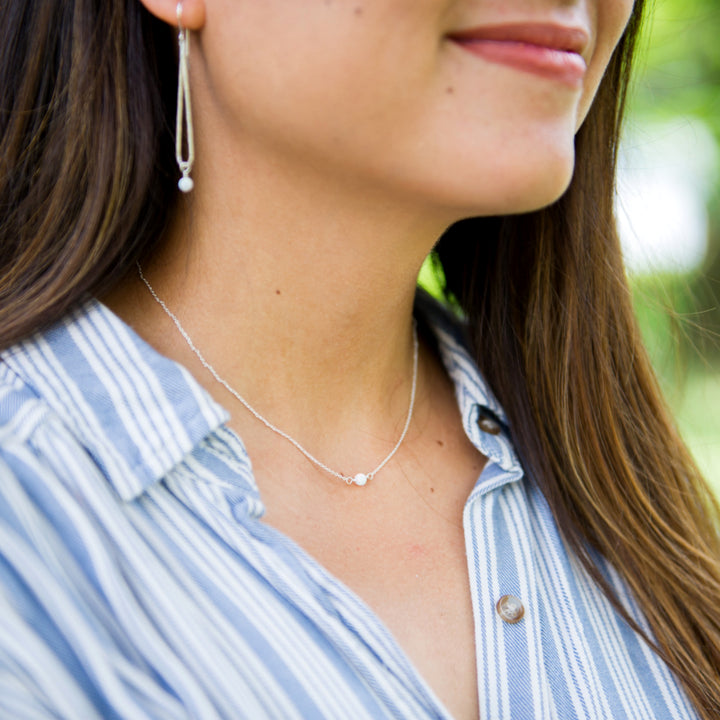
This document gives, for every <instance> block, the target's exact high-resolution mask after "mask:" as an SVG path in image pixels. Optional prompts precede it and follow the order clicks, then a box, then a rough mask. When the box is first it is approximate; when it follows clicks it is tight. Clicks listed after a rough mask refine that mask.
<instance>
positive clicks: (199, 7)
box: [140, 0, 205, 30]
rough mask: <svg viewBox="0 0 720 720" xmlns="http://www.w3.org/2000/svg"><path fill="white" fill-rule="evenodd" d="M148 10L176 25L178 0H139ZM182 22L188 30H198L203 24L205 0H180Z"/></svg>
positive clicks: (169, 23)
mask: <svg viewBox="0 0 720 720" xmlns="http://www.w3.org/2000/svg"><path fill="white" fill-rule="evenodd" d="M140 2H141V3H142V4H143V5H144V6H145V9H146V10H148V12H150V13H152V14H153V15H155V17H157V18H160V20H163V21H165V22H166V23H167V24H168V25H173V26H176V25H177V24H178V20H177V7H178V0H140ZM182 24H183V27H186V28H187V29H188V30H199V29H200V28H201V27H202V26H203V25H204V24H205V0H183V1H182Z"/></svg>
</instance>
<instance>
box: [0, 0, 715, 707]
mask: <svg viewBox="0 0 720 720" xmlns="http://www.w3.org/2000/svg"><path fill="white" fill-rule="evenodd" d="M642 4H643V3H642V2H641V0H638V2H636V3H635V10H634V14H633V18H632V20H631V22H630V25H629V27H628V29H627V31H626V33H625V35H624V37H623V39H622V41H621V43H620V45H619V46H618V48H617V50H616V52H615V54H614V55H613V59H612V61H611V64H610V66H609V68H608V71H607V74H606V76H605V78H604V80H603V83H602V85H601V88H600V90H599V93H598V97H597V99H596V101H595V103H594V105H593V107H592V109H591V111H590V114H589V116H588V118H587V120H586V122H585V124H584V125H583V128H582V129H581V131H580V133H579V134H578V136H577V141H576V144H577V167H576V172H575V175H574V179H573V181H572V184H571V186H570V189H569V190H568V192H567V193H566V194H565V195H564V197H563V198H562V199H561V200H560V201H559V202H557V203H556V204H554V205H553V206H551V207H549V208H547V209H545V210H542V211H539V212H536V213H532V214H528V215H524V216H517V217H506V218H484V219H472V220H466V221H462V222H459V223H457V224H456V225H454V226H453V227H451V228H450V229H449V230H448V231H447V232H446V233H445V235H444V236H443V237H442V238H441V240H440V242H439V244H438V247H437V251H436V252H437V257H438V258H439V261H440V262H441V263H442V266H443V269H444V273H445V277H446V282H447V292H448V294H449V295H452V296H453V297H454V298H455V299H456V300H457V301H458V302H459V303H460V304H461V306H462V307H463V308H464V310H465V312H466V314H467V315H468V317H469V319H470V326H471V329H472V341H473V343H474V348H475V353H476V356H477V360H478V363H479V365H480V368H481V369H482V371H483V372H484V373H485V375H486V377H487V379H488V380H489V381H490V383H491V385H492V387H493V388H494V390H495V392H496V394H497V395H498V397H499V399H500V401H501V402H502V403H503V405H504V407H505V409H506V411H507V414H508V417H509V419H510V423H511V426H512V432H513V435H514V439H515V442H516V444H517V447H518V448H519V450H520V453H521V455H522V457H523V460H524V464H525V467H526V469H527V471H528V475H529V477H530V478H532V480H533V481H534V482H536V483H538V484H539V486H540V487H541V488H542V489H543V491H544V493H545V495H546V497H547V499H548V501H549V503H550V505H551V507H552V508H553V511H554V513H555V517H556V518H557V521H558V524H559V526H560V527H561V528H562V529H563V532H564V533H565V537H566V540H567V542H568V544H569V545H570V546H571V548H572V549H573V550H574V552H575V553H576V554H577V556H578V557H579V558H580V560H581V561H582V562H583V564H584V565H585V567H586V569H587V570H588V572H589V573H590V574H591V575H593V577H594V578H595V580H596V581H597V583H598V584H599V585H600V586H601V587H602V588H603V590H604V591H605V592H606V593H607V595H608V596H609V597H610V599H611V600H613V602H614V603H615V604H616V607H617V608H618V610H619V612H621V613H622V614H623V615H625V617H626V619H627V620H628V621H629V622H630V623H631V624H633V625H634V623H633V622H632V620H631V618H629V617H628V616H627V614H626V613H625V611H624V610H623V608H622V606H621V605H620V603H619V602H618V601H617V599H616V597H615V595H614V594H613V591H612V588H611V587H610V586H609V584H608V582H607V581H606V580H605V579H604V577H603V576H602V575H601V574H600V573H599V572H598V570H597V569H596V565H595V563H594V562H593V557H594V556H595V555H596V554H597V553H600V554H601V555H603V556H604V557H605V558H606V559H607V560H608V561H609V562H610V563H612V565H613V566H614V567H615V569H616V570H617V571H618V572H619V574H620V575H621V577H622V578H623V579H624V580H625V582H626V583H627V585H628V586H629V587H630V588H631V590H632V591H633V593H634V595H635V597H636V598H637V600H638V602H639V604H640V606H641V607H642V609H643V611H644V613H645V616H646V617H647V620H648V623H649V626H650V629H651V633H652V635H651V636H650V637H647V640H648V642H649V643H650V644H651V645H652V647H653V648H654V649H655V651H656V652H657V653H659V654H660V655H661V657H663V659H664V660H665V661H666V662H667V663H668V664H669V666H670V667H671V668H672V669H673V670H674V672H675V673H676V675H677V677H678V678H679V679H680V681H681V682H682V684H683V685H684V687H685V689H686V691H687V692H688V694H689V696H690V698H691V699H692V701H693V702H694V704H695V706H696V708H697V709H698V711H699V713H700V715H701V716H702V717H703V718H705V719H706V720H710V719H711V718H717V717H719V716H720V611H719V610H718V608H720V539H719V537H718V517H719V513H718V508H717V505H716V504H715V502H714V501H713V499H712V497H711V495H710V493H709V492H708V491H707V489H706V486H705V485H704V483H703V481H702V478H701V477H700V475H699V473H698V472H697V471H696V469H695V466H694V465H693V462H692V460H691V458H690V457H689V455H688V453H687V451H686V449H685V447H684V445H683V443H682V441H681V440H680V439H679V437H678V435H677V433H676V431H675V429H674V426H673V423H672V421H671V420H670V417H669V414H668V412H667V409H666V407H665V405H664V403H663V401H662V398H661V395H660V392H659V390H658V387H657V385H656V382H655V379H654V375H653V372H652V369H651V367H650V364H649V362H648V359H647V356H646V353H645V351H644V349H643V347H642V343H641V341H640V336H639V333H638V329H637V327H636V323H635V320H634V316H633V311H632V304H631V299H630V294H629V291H628V287H627V282H626V278H625V274H624V269H623V265H622V259H621V254H620V247H619V243H618V239H617V235H616V231H615V225H614V219H613V191H614V173H615V156H616V150H617V142H618V136H619V132H620V120H621V117H622V111H623V106H624V98H625V93H626V89H627V82H628V76H629V70H630V63H631V59H632V55H633V49H634V44H635V39H636V36H637V32H638V28H639V24H640V18H641V12H642ZM0 28H1V30H0V32H1V33H2V36H0V88H2V98H0V103H1V104H0V347H6V346H8V345H9V344H11V343H13V342H15V341H17V340H19V339H21V338H23V337H25V336H26V335H28V334H29V333H31V332H33V331H35V330H37V329H38V328H40V327H42V326H44V325H46V324H48V323H50V322H52V321H54V320H56V319H57V318H59V317H60V316H61V315H62V314H63V313H65V312H66V311H67V309H68V308H69V307H71V306H72V305H73V304H75V303H77V302H78V301H79V299H81V298H82V297H83V296H84V295H86V294H87V293H101V292H103V291H104V290H106V289H109V288H110V287H112V285H113V284H114V283H115V282H117V280H118V279H119V278H120V277H122V276H123V275H124V274H125V273H126V272H127V271H128V269H129V268H130V267H131V266H132V264H133V263H134V261H135V260H136V259H137V258H138V257H139V256H140V255H141V254H143V253H147V252H149V251H150V250H151V249H152V246H153V244H154V243H155V242H156V240H157V238H158V237H159V236H160V235H161V234H162V231H163V228H164V227H165V225H166V223H167V219H168V217H169V214H170V212H171V209H172V202H173V198H174V192H175V189H174V180H173V157H174V155H173V147H172V140H171V131H170V127H169V126H170V122H169V119H171V118H172V117H173V112H174V108H173V98H172V96H171V95H172V93H171V94H170V96H168V90H170V91H172V88H173V81H172V80H171V78H174V72H175V70H176V69H175V68H174V67H173V65H174V62H173V50H172V44H171V34H170V32H169V30H168V28H167V27H166V26H163V25H162V24H161V23H159V22H157V21H156V20H154V19H153V18H152V17H151V16H150V15H149V14H148V13H147V12H145V11H144V9H143V8H142V7H141V5H140V3H138V2H137V0H127V2H126V3H125V6H124V7H123V6H122V3H105V2H99V1H98V0H3V2H2V4H0ZM27 28H32V33H29V32H28V30H27ZM636 630H637V631H638V632H642V631H641V629H640V628H638V627H636Z"/></svg>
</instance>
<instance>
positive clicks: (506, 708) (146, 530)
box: [0, 300, 696, 720]
mask: <svg viewBox="0 0 720 720" xmlns="http://www.w3.org/2000/svg"><path fill="white" fill-rule="evenodd" d="M423 312H424V314H425V315H426V316H427V318H426V319H427V320H428V322H429V323H430V325H431V326H432V327H433V331H434V333H435V335H436V337H437V341H438V346H439V351H440V354H441V357H442V360H443V362H444V364H445V367H446V369H447V372H448V374H449V375H450V377H451V378H452V380H453V382H454V383H455V386H456V394H457V401H458V406H459V411H460V413H461V415H462V419H463V424H464V428H465V431H466V433H467V435H468V437H469V439H470V440H471V442H472V443H473V444H474V445H475V447H476V448H477V449H478V450H479V451H480V452H481V453H482V454H483V455H485V456H486V457H487V458H488V462H487V463H486V465H485V467H484V469H483V470H482V473H481V474H480V477H479V478H478V480H477V483H476V485H475V487H474V489H473V490H472V492H471V493H470V495H469V497H468V499H467V502H466V505H465V508H464V514H463V526H464V533H465V539H466V548H467V560H468V568H469V576H470V584H471V594H472V604H473V609H474V618H475V638H476V639H475V644H476V651H477V672H478V677H477V681H478V694H479V699H480V712H481V717H482V718H486V719H488V720H500V719H506V718H507V719H513V720H545V719H550V718H586V719H588V720H598V719H600V718H602V719H607V718H618V719H619V718H628V720H638V719H643V720H649V719H652V718H663V719H666V718H673V719H674V718H678V719H685V718H687V719H690V718H696V714H695V713H694V711H693V710H692V708H691V706H690V704H689V702H688V700H687V699H686V697H685V695H684V693H683V692H682V690H681V689H680V688H679V686H678V683H677V682H676V680H675V679H674V677H673V676H672V675H671V673H670V672H669V671H668V669H667V667H666V666H665V665H664V664H663V663H662V662H661V661H660V660H659V659H658V658H657V657H656V656H655V655H654V654H653V653H652V652H651V651H650V649H649V648H648V647H647V645H646V644H645V643H644V642H643V640H641V639H640V638H639V637H638V636H637V635H636V634H635V632H633V630H631V629H630V628H629V627H628V626H627V624H626V623H625V622H624V621H623V620H622V619H621V618H620V617H619V616H618V614H617V613H616V612H615V611H614V610H613V608H612V606H611V605H610V604H609V602H608V601H607V600H606V599H605V598H604V596H603V595H602V593H601V592H600V591H599V590H598V589H597V588H596V586H595V585H594V584H593V582H592V581H591V580H590V579H589V578H588V576H587V575H586V573H585V572H584V571H583V570H582V568H581V567H580V566H579V563H578V562H577V561H576V560H575V559H574V558H573V557H571V556H569V555H568V553H567V551H566V548H565V546H564V544H563V541H562V538H561V536H560V533H559V531H558V528H557V527H556V525H555V523H554V520H553V517H552V514H551V512H550V510H549V508H548V505H547V503H546V501H545V499H544V498H543V496H542V495H541V494H540V493H539V492H538V490H537V489H536V488H535V487H534V485H533V483H531V482H528V481H527V477H526V476H525V474H524V472H523V469H522V467H521V466H520V463H519V461H518V458H517V455H516V454H515V451H514V450H513V447H512V445H511V443H510V441H509V439H508V435H507V432H506V418H505V416H504V414H503V411H502V409H501V408H500V407H499V406H498V404H497V402H496V400H495V399H494V398H493V396H492V394H491V392H490V391H489V389H488V388H487V386H486V385H485V383H484V382H483V379H482V378H481V376H480V374H479V373H478V370H477V368H476V367H475V365H474V363H473V361H472V360H471V358H470V356H469V355H468V353H467V351H466V349H465V347H464V345H463V341H462V335H461V330H460V328H459V327H457V326H456V324H455V323H454V322H453V321H451V320H450V319H449V318H448V317H446V316H445V314H444V313H443V312H441V311H440V310H439V309H438V308H435V307H431V306H429V305H428V306H427V307H425V308H424V310H423ZM488 412H489V413H491V417H495V418H497V419H498V421H499V426H500V430H501V432H500V433H499V434H493V433H492V432H487V430H488V423H487V422H480V423H478V420H479V419H480V418H482V417H487V414H488ZM227 418H228V415H227V413H226V412H225V410H223V409H222V408H221V407H219V406H218V405H217V404H216V403H215V402H214V401H213V400H211V398H210V397H209V396H208V394H207V393H206V392H205V391H204V390H203V389H202V388H201V386H200V385H199V384H198V383H197V382H196V381H195V380H194V379H193V378H192V377H191V375H190V374H189V373H188V372H187V371H186V370H185V369H184V368H182V367H181V366H179V365H178V364H176V363H174V362H172V361H170V360H168V359H167V358H164V357H162V356H160V355H159V354H158V353H157V352H156V351H154V350H153V349H152V348H151V347H149V346H148V345H147V344H145V343H144V342H143V341H142V340H141V339H140V338H139V337H138V336H137V335H136V334H134V333H133V331H132V330H130V329H129V328H128V327H127V326H126V325H124V324H123V323H122V322H121V321H120V320H119V319H118V318H117V317H115V316H114V315H113V314H112V313H111V312H110V311H109V310H108V309H107V308H105V307H104V306H102V305H101V304H100V303H98V302H96V301H94V300H90V301H88V302H86V303H85V304H84V305H83V306H82V307H80V308H79V309H78V310H77V311H75V312H74V313H72V314H71V315H69V316H68V317H67V318H66V319H65V320H64V321H63V322H61V323H60V324H58V325H56V326H55V327H53V328H52V329H50V330H48V331H46V332H44V333H41V334H39V335H37V336H35V337H33V338H31V339H30V340H28V341H26V342H24V343H22V344H21V345H18V346H15V347H13V348H11V349H10V350H9V351H7V352H5V353H4V355H3V362H2V363H0V717H1V718H18V719H25V718H50V717H52V718H73V719H77V718H83V719H84V718H103V719H105V720H107V719H108V718H129V719H132V720H138V719H142V718H160V719H163V720H164V719H166V718H169V719H172V718H202V719H203V720H204V719H208V720H210V719H211V718H232V719H237V718H250V719H252V720H263V719H265V718H276V719H279V720H292V719H294V718H296V719H301V718H302V719H304V720H308V719H311V720H312V719H314V718H348V719H352V720H369V719H373V720H377V719H378V718H410V719H412V720H425V719H428V718H449V717H450V716H449V713H448V712H447V710H446V709H445V708H444V707H443V705H442V704H441V702H440V701H439V700H438V698H437V697H436V696H435V695H434V693H433V691H432V690H431V689H430V687H429V686H428V684H427V683H426V682H425V681H424V680H423V678H422V677H421V676H420V675H419V674H418V672H417V671H416V670H415V668H414V667H413V666H412V664H411V663H410V661H409V660H408V658H407V656H406V655H405V654H404V653H403V651H402V649H401V648H400V647H399V646H398V644H397V642H396V641H395V640H394V638H393V637H392V636H391V634H390V633H389V632H388V630H387V629H386V628H385V627H384V625H383V624H382V623H381V621H380V620H379V619H378V617H377V616H376V615H375V614H374V613H373V612H372V610H370V608H369V607H368V606H367V605H366V604H365V603H363V601H362V600H360V598H358V597H357V596H356V595H355V594H354V593H353V592H351V591H350V590H349V589H348V588H347V587H345V586H344V585H343V584H342V583H341V582H339V581H338V580H337V579H336V578H334V577H333V576H332V575H331V574H330V573H329V572H328V571H326V570H325V569H324V568H323V567H321V566H320V565H318V564H317V562H315V561H314V560H313V559H312V558H311V557H309V555H307V554H306V553H305V552H304V551H303V550H302V548H300V547H299V546H298V545H296V544H295V543H294V542H292V541H291V540H290V539H288V538H287V537H286V536H284V535H282V534H281V533H279V532H278V531H276V530H275V529H273V528H272V527H269V526H268V525H266V524H264V523H263V522H261V521H260V518H261V517H262V514H263V503H262V499H261V497H260V495H259V493H258V489H257V486H256V484H255V481H254V479H253V474H252V469H251V464H250V460H249V458H248V455H247V453H246V451H245V449H244V447H243V444H242V441H241V440H240V438H239V437H238V436H237V435H236V434H234V433H233V432H232V431H231V430H229V429H228V428H227V426H226V424H225V423H226V420H227ZM483 427H484V428H485V431H483V429H482V428H483ZM491 429H492V428H491ZM602 570H603V572H604V573H606V575H607V577H608V578H609V579H610V580H611V582H612V583H613V586H614V588H615V589H616V590H617V592H618V594H619V597H620V598H621V601H622V602H623V603H625V605H626V607H627V608H628V609H629V611H630V613H631V614H632V615H633V616H634V617H635V618H636V619H637V620H638V621H639V622H640V624H641V625H643V626H644V620H643V618H642V616H641V614H640V613H639V611H638V608H637V607H636V606H635V604H634V602H633V599H632V598H631V597H630V596H629V594H628V592H627V590H626V588H625V587H624V585H623V584H622V582H621V581H620V579H619V578H618V576H617V575H616V573H614V571H613V570H612V568H609V567H603V568H602ZM505 595H512V596H515V597H517V598H519V599H520V601H521V602H522V604H523V607H524V610H525V614H524V617H523V618H522V619H521V620H520V621H519V622H516V623H509V622H506V621H504V620H503V619H502V618H501V617H500V615H499V613H498V611H497V609H496V606H497V604H498V600H499V599H500V598H501V597H503V596H505Z"/></svg>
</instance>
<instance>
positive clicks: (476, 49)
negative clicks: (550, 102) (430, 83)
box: [455, 40, 587, 88]
mask: <svg viewBox="0 0 720 720" xmlns="http://www.w3.org/2000/svg"><path fill="white" fill-rule="evenodd" d="M455 42H456V43H457V44H458V45H460V47H462V48H463V49H464V50H467V51H468V52H471V53H472V54H473V55H477V56H478V57H481V58H483V59H484V60H487V61H489V62H491V63H497V64H499V65H507V66H508V67H511V68H514V69H515V70H522V71H524V72H528V73H532V74H533V75H539V76H540V77H544V78H548V79H550V80H556V81H558V82H560V83H563V84H565V85H568V86H570V87H572V88H578V87H580V86H581V84H582V80H583V78H584V77H585V73H586V72H587V65H586V64H585V60H583V58H582V56H580V55H578V53H575V52H571V51H567V50H557V49H555V48H549V47H544V46H541V45H531V44H529V43H524V42H516V41H512V40H455Z"/></svg>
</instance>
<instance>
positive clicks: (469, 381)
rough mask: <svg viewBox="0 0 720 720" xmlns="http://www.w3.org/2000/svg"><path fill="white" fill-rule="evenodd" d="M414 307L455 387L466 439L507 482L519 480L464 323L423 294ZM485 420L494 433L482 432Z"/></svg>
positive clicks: (498, 409)
mask: <svg viewBox="0 0 720 720" xmlns="http://www.w3.org/2000/svg"><path fill="white" fill-rule="evenodd" d="M416 308H417V312H418V313H419V314H420V315H421V316H422V317H424V318H425V319H426V321H427V323H428V325H429V326H430V328H431V330H432V332H433V334H434V336H435V338H436V339H437V346H438V352H439V354H440V359H441V360H442V362H443V365H444V366H445V369H446V370H447V373H448V375H449V376H450V379H451V380H452V382H453V384H454V386H455V397H456V399H457V403H458V408H459V410H460V415H461V418H462V424H463V428H464V430H465V434H466V435H467V437H468V439H469V440H470V442H471V443H472V444H473V445H474V446H475V448H476V449H477V450H479V451H480V452H481V453H482V454H483V455H485V456H486V457H487V458H488V460H489V461H490V462H491V463H496V464H497V465H498V466H499V467H500V468H501V469H502V470H504V471H505V472H506V473H508V476H512V477H509V479H517V478H519V477H521V476H522V473H523V471H522V467H521V465H520V460H519V459H518V456H517V454H516V452H515V449H514V447H513V445H512V442H511V440H510V433H509V427H508V419H507V417H506V415H505V411H504V410H503V408H502V406H501V405H500V403H499V402H498V400H497V398H496V397H495V395H493V392H492V390H491V389H490V387H489V385H488V384H487V382H485V379H484V378H483V376H482V374H481V372H480V370H478V367H477V363H476V362H475V361H474V360H473V358H472V356H471V355H470V352H469V350H468V340H467V335H466V325H465V323H464V322H463V321H461V320H459V319H458V318H457V317H455V316H454V315H452V314H451V311H450V310H449V309H448V308H446V307H444V306H442V305H440V304H439V303H438V302H437V301H435V300H433V299H432V298H430V297H429V296H427V295H426V294H424V293H420V294H419V295H418V301H417V303H416ZM488 417H489V418H492V419H494V420H495V421H496V423H497V433H495V432H492V433H490V432H487V431H485V430H483V429H482V423H481V422H480V421H481V420H482V419H483V418H485V419H487V418H488ZM483 480H484V478H483V477H481V478H480V481H479V483H478V484H479V485H482V484H483Z"/></svg>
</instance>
